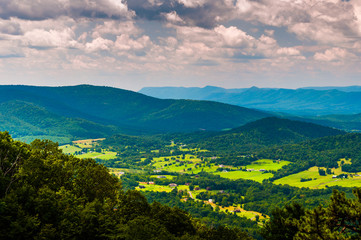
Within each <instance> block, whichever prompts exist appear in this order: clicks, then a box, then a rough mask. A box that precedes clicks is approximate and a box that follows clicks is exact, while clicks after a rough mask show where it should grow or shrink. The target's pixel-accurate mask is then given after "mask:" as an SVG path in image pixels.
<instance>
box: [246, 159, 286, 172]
mask: <svg viewBox="0 0 361 240" xmlns="http://www.w3.org/2000/svg"><path fill="white" fill-rule="evenodd" d="M290 163H291V162H289V161H283V160H280V161H278V160H271V159H260V160H257V161H254V162H252V164H250V165H247V166H246V168H247V169H254V170H260V169H265V170H273V171H277V170H279V169H281V168H282V167H283V166H285V165H287V164H290Z"/></svg>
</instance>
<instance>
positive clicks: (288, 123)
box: [186, 117, 345, 152]
mask: <svg viewBox="0 0 361 240" xmlns="http://www.w3.org/2000/svg"><path fill="white" fill-rule="evenodd" d="M344 133H345V132H343V131H340V130H336V129H333V128H329V127H324V126H321V125H317V124H313V123H306V122H300V121H292V120H288V119H281V118H275V117H269V118H263V119H260V120H257V121H254V122H251V123H248V124H246V125H244V126H242V127H239V128H235V129H232V130H229V131H226V132H220V133H218V134H217V135H216V136H212V135H210V136H204V137H203V138H202V139H200V140H197V136H195V137H194V139H193V143H194V142H196V146H197V147H200V148H202V149H208V150H212V151H215V152H234V151H238V152H239V151H244V152H250V151H252V150H255V149H259V148H264V147H265V146H272V145H281V144H289V143H296V142H301V141H305V140H309V139H314V138H319V137H325V136H334V135H341V134H344ZM186 137H187V136H186ZM188 141H189V140H188Z"/></svg>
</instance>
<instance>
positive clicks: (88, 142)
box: [59, 138, 117, 160]
mask: <svg viewBox="0 0 361 240" xmlns="http://www.w3.org/2000/svg"><path fill="white" fill-rule="evenodd" d="M102 140H104V138H99V139H85V140H78V141H73V144H66V145H62V146H60V147H59V148H60V149H62V150H63V153H65V154H72V155H75V156H77V157H78V158H94V159H95V158H97V159H102V160H110V159H115V158H117V156H116V155H117V153H116V152H112V151H107V150H104V149H102V151H101V152H95V151H92V152H89V149H90V148H93V147H94V146H95V145H96V144H97V142H98V141H102ZM79 152H82V153H81V154H76V153H79Z"/></svg>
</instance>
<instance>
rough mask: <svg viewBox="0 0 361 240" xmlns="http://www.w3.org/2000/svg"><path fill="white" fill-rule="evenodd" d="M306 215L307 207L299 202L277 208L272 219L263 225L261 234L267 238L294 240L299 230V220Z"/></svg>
mask: <svg viewBox="0 0 361 240" xmlns="http://www.w3.org/2000/svg"><path fill="white" fill-rule="evenodd" d="M304 215H305V209H304V208H303V206H302V205H300V204H299V203H291V204H288V205H285V206H284V207H283V208H275V209H274V210H272V213H271V218H270V220H269V221H268V222H266V223H265V225H264V226H263V228H262V231H261V234H262V236H263V237H264V238H265V239H266V240H279V239H282V240H292V239H293V237H294V236H295V235H296V233H297V232H298V226H297V224H298V222H297V221H298V220H300V219H301V217H302V216H304Z"/></svg>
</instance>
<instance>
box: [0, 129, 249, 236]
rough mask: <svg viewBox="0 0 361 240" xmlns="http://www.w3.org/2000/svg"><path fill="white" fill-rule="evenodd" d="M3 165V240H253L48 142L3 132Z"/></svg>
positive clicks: (0, 135)
mask: <svg viewBox="0 0 361 240" xmlns="http://www.w3.org/2000/svg"><path fill="white" fill-rule="evenodd" d="M0 160H1V171H0V174H1V175H0V229H1V230H0V239H221V238H225V239H251V238H250V237H249V236H248V235H247V234H246V233H245V232H243V231H242V230H240V228H229V227H226V226H218V227H207V226H206V225H204V224H200V223H199V222H197V220H195V219H193V218H192V217H191V216H190V215H189V214H188V213H187V212H185V211H183V210H180V209H179V208H177V207H175V208H173V207H167V206H165V205H161V204H159V203H158V202H153V203H152V204H149V203H148V202H147V200H146V198H145V197H144V196H143V195H141V194H140V193H139V192H138V191H132V190H129V191H126V192H124V191H122V187H121V183H120V182H119V180H118V179H117V178H116V177H114V176H112V175H111V174H109V172H108V170H107V168H105V167H104V166H102V165H99V164H97V163H96V162H95V161H94V160H91V159H77V158H75V157H73V156H68V155H64V154H63V153H62V152H61V150H59V149H58V146H57V144H56V143H53V142H50V141H48V140H44V141H40V140H36V141H34V142H32V144H30V145H27V144H25V143H22V142H18V141H14V140H13V139H12V138H11V137H10V135H9V134H8V133H0Z"/></svg>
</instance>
